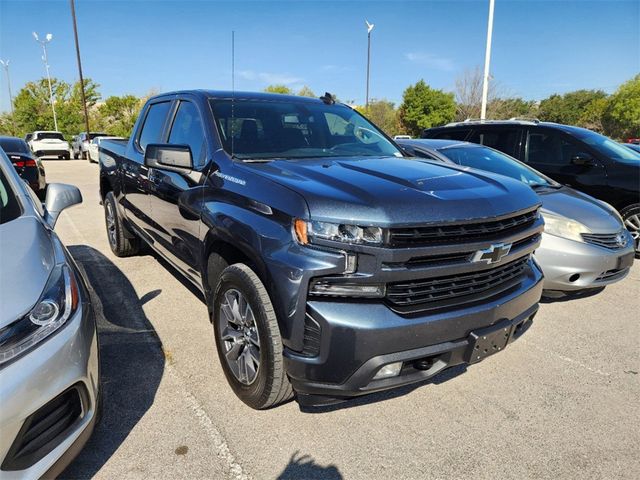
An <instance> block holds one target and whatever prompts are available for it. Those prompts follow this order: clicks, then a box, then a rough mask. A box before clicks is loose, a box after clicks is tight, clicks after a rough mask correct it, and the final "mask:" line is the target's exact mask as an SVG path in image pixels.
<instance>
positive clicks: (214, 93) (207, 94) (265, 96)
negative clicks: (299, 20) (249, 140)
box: [151, 89, 322, 103]
mask: <svg viewBox="0 0 640 480" xmlns="http://www.w3.org/2000/svg"><path fill="white" fill-rule="evenodd" d="M176 95H192V96H195V97H200V98H201V99H203V100H208V99H218V100H231V99H232V98H233V99H234V100H262V101H275V100H279V101H287V100H289V101H295V102H305V103H322V100H320V99H319V98H312V97H301V96H298V95H285V94H281V93H266V92H231V91H228V90H200V89H197V90H177V91H174V92H167V93H162V94H160V95H156V96H154V97H151V99H156V98H166V97H174V96H176Z"/></svg>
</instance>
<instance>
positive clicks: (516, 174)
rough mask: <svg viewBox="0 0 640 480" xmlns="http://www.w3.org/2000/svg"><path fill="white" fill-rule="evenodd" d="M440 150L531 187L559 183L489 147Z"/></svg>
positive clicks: (469, 163)
mask: <svg viewBox="0 0 640 480" xmlns="http://www.w3.org/2000/svg"><path fill="white" fill-rule="evenodd" d="M438 152H440V154H442V155H444V156H445V157H447V158H448V159H450V160H451V161H453V162H455V163H457V164H458V165H463V166H465V167H471V168H476V169H478V170H485V171H487V172H493V173H497V174H499V175H504V176H506V177H511V178H515V179H516V180H520V181H521V182H524V183H526V184H527V185H529V186H530V187H542V186H544V187H555V186H556V185H557V184H556V183H555V182H554V181H553V180H551V179H549V178H547V177H545V176H543V175H542V174H541V173H539V172H537V171H536V170H534V169H533V168H530V167H528V166H526V165H524V164H523V163H521V162H519V161H518V160H516V159H515V158H512V157H510V156H508V155H505V154H503V153H500V152H498V151H496V150H493V149H491V148H487V147H479V146H464V147H450V148H442V149H439V150H438Z"/></svg>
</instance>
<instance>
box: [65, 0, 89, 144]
mask: <svg viewBox="0 0 640 480" xmlns="http://www.w3.org/2000/svg"><path fill="white" fill-rule="evenodd" d="M69 2H70V3H71V18H72V20H73V35H74V37H75V40H76V58H77V59H78V73H79V74H80V93H81V94H82V108H83V110H84V125H85V127H86V128H87V140H88V141H91V134H90V133H89V132H90V131H91V130H89V114H88V113H87V100H86V98H85V96H84V78H82V62H81V61H80V44H79V43H78V26H77V24H76V5H75V2H74V0H69Z"/></svg>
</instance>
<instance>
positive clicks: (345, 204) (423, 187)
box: [244, 157, 540, 226]
mask: <svg viewBox="0 0 640 480" xmlns="http://www.w3.org/2000/svg"><path fill="white" fill-rule="evenodd" d="M244 165H245V166H246V167H247V168H249V169H251V170H252V171H254V172H256V173H259V174H260V175H262V176H264V177H267V178H270V179H271V180H273V181H275V182H277V183H279V184H281V185H284V186H286V187H288V188H290V189H292V190H294V191H296V192H298V193H299V194H300V195H302V196H303V197H304V198H305V200H306V202H307V205H308V207H309V212H310V215H311V218H313V219H315V220H321V221H334V222H348V221H357V222H358V224H361V225H380V226H390V225H395V226H398V225H412V224H423V223H433V222H451V221H456V220H460V221H464V220H470V219H479V218H491V217H494V216H498V215H504V214H509V213H512V212H515V211H519V210H523V209H527V208H531V207H533V206H535V205H537V204H539V203H540V200H539V199H538V197H537V196H536V195H535V193H534V192H533V191H532V190H531V189H530V188H529V187H527V186H525V185H523V184H521V183H520V182H518V181H516V180H513V179H510V178H506V177H499V178H491V177H490V176H488V175H485V174H483V173H482V172H477V171H473V172H467V171H463V170H462V169H460V168H458V167H455V166H449V165H444V164H443V165H436V164H430V163H426V162H416V161H415V160H411V159H408V158H395V157H366V158H322V159H301V160H274V161H271V162H268V163H245V164H244Z"/></svg>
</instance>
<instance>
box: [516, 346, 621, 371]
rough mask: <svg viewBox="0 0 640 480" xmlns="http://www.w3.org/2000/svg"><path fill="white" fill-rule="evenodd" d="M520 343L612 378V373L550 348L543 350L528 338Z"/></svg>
mask: <svg viewBox="0 0 640 480" xmlns="http://www.w3.org/2000/svg"><path fill="white" fill-rule="evenodd" d="M519 341H520V342H522V343H524V344H526V345H531V346H532V347H533V348H535V349H536V350H538V351H540V352H543V353H545V354H547V355H548V354H551V355H553V356H554V357H556V358H558V359H560V360H562V361H564V362H567V363H571V364H573V365H576V366H577V367H581V368H584V369H585V370H589V371H590V372H592V373H595V374H597V375H601V376H603V377H609V376H611V374H610V373H607V372H603V371H602V370H599V369H597V368H591V367H589V366H587V365H585V364H584V363H581V362H579V361H578V360H574V359H573V358H570V357H565V356H564V355H560V354H559V353H556V352H554V351H553V350H549V349H548V348H542V347H541V346H539V345H537V344H536V343H534V342H532V341H531V340H528V339H526V338H521V339H520V340H519Z"/></svg>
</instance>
